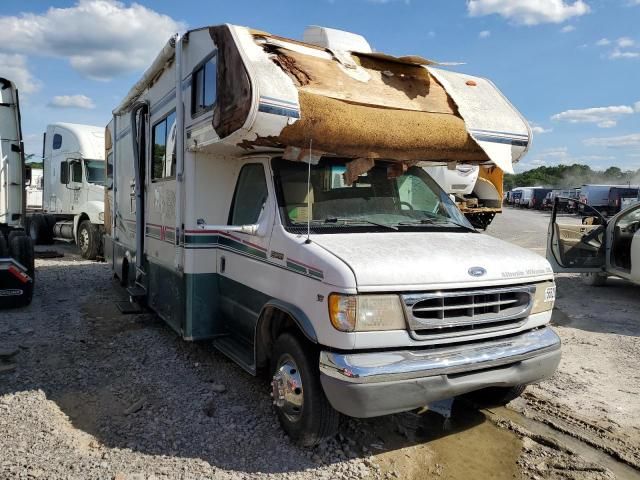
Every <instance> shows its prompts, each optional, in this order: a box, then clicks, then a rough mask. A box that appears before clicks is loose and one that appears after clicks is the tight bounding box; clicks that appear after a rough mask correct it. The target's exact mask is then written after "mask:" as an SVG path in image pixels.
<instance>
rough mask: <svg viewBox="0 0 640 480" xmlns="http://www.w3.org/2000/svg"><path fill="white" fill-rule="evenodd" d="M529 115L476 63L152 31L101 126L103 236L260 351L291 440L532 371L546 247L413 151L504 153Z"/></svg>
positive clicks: (230, 30)
mask: <svg viewBox="0 0 640 480" xmlns="http://www.w3.org/2000/svg"><path fill="white" fill-rule="evenodd" d="M529 137H530V133H529V127H528V125H527V123H526V122H525V121H524V120H523V119H522V117H521V116H520V114H519V113H518V112H517V111H516V110H515V109H514V108H513V106H512V105H511V104H510V103H509V102H508V101H507V100H506V99H505V98H504V97H503V96H502V95H501V94H500V92H499V91H498V90H497V89H496V88H495V86H493V84H491V83H490V82H488V81H487V80H484V79H482V78H478V77H472V76H469V75H463V74H459V73H454V72H451V71H447V70H443V69H441V68H437V67H436V66H435V64H434V62H431V61H429V60H427V59H424V58H421V57H417V56H407V57H393V56H390V55H385V54H381V53H374V52H373V51H372V49H371V48H370V47H369V45H368V43H367V41H366V40H365V39H364V38H363V37H361V36H358V35H355V34H351V33H348V32H341V31H336V30H332V29H326V28H320V27H311V28H309V29H307V30H306V31H305V35H304V41H297V40H291V39H286V38H282V37H278V36H275V35H271V34H268V33H265V32H262V31H256V30H251V29H249V28H245V27H239V26H233V25H221V26H212V27H206V28H200V29H196V30H191V31H189V32H187V33H186V34H184V35H183V36H175V37H174V38H172V39H170V41H169V42H168V43H167V45H166V46H165V47H164V49H163V50H162V51H161V52H160V53H159V55H158V56H157V58H156V59H155V61H154V62H153V63H152V65H151V66H150V67H149V69H148V70H147V71H146V72H145V74H144V75H143V77H142V78H141V79H140V80H139V81H138V82H137V83H136V84H135V85H134V86H133V87H132V88H131V90H130V92H129V93H128V95H127V96H126V97H125V98H124V99H123V100H122V102H121V103H120V105H118V106H117V107H116V109H115V110H114V111H113V119H112V121H111V122H110V123H109V125H108V126H107V131H106V138H105V143H106V149H107V151H106V158H107V176H108V179H107V182H106V185H107V190H106V198H105V201H106V207H105V208H106V210H107V211H108V212H105V218H107V221H106V222H107V223H109V225H108V226H106V228H107V233H108V234H107V235H106V236H105V256H106V258H107V261H108V262H109V263H110V264H111V266H112V268H113V271H114V273H115V275H116V276H117V277H118V278H119V279H120V281H121V282H122V284H123V285H125V286H126V287H127V289H128V292H129V295H130V296H131V298H132V299H133V300H134V301H136V302H137V303H139V304H143V305H146V306H147V307H148V308H150V309H151V310H153V311H155V312H156V313H157V314H158V315H159V316H160V317H162V318H163V319H164V320H165V321H166V323H167V324H169V325H170V326H171V327H172V328H173V329H174V330H175V331H176V332H177V333H178V334H179V335H180V336H182V337H183V338H184V339H186V340H203V339H210V341H212V342H213V344H214V345H215V346H216V348H218V349H219V350H220V351H222V352H224V353H225V354H226V355H228V356H229V357H230V358H232V359H233V360H234V361H236V362H237V363H238V364H239V365H240V366H241V367H243V368H244V369H245V370H246V371H248V372H250V373H252V374H256V373H258V372H260V371H263V372H264V371H266V372H267V373H268V376H269V378H270V381H271V387H272V395H273V402H274V404H275V408H276V411H277V415H278V417H279V419H280V422H281V424H282V425H283V428H284V429H285V430H286V432H287V433H288V434H289V435H290V437H291V438H292V439H294V440H295V441H296V442H298V443H299V444H302V445H313V444H315V443H317V442H319V441H320V440H321V439H323V438H325V437H327V436H330V435H332V434H333V433H334V432H335V431H336V429H337V426H338V420H339V415H340V414H346V415H350V416H355V417H372V416H378V415H385V414H390V413H394V412H401V411H406V410H410V409H413V408H417V407H420V406H424V405H426V404H427V403H429V402H431V401H434V400H438V399H443V398H449V397H453V396H457V395H462V394H467V393H470V392H475V394H476V395H478V396H480V397H482V398H484V399H485V400H487V401H493V402H507V401H508V400H509V399H511V398H514V397H515V396H517V395H519V394H520V393H521V392H522V391H523V389H524V386H525V385H527V384H529V383H533V382H536V381H538V380H540V379H543V378H545V377H548V376H549V375H551V374H552V373H553V372H554V371H555V369H556V367H557V365H558V362H559V360H560V340H559V338H558V336H557V335H556V334H555V333H554V332H553V330H552V329H551V328H550V327H549V321H550V319H551V310H552V307H553V302H554V297H555V285H554V281H553V272H552V271H551V268H550V266H549V264H548V263H547V261H546V260H545V259H544V258H542V257H540V256H538V255H536V254H533V253H531V252H529V251H527V250H524V249H522V248H518V247H515V246H513V245H510V244H508V243H505V242H503V241H500V240H498V239H495V238H492V237H488V236H485V235H482V234H480V233H478V232H476V231H475V230H474V229H473V228H472V226H471V225H470V224H469V222H468V221H467V220H466V219H465V217H464V215H463V214H462V213H461V212H460V210H459V209H458V208H457V207H456V205H455V203H454V202H453V201H452V200H451V199H450V198H449V196H448V195H447V194H446V193H445V192H444V191H443V190H442V189H441V188H440V187H439V186H438V184H437V183H436V182H435V181H434V180H433V179H432V178H431V177H430V176H429V175H428V174H427V173H426V172H425V170H424V169H423V168H422V167H424V166H428V165H429V162H435V163H436V164H449V163H450V164H455V163H472V164H478V165H494V166H496V167H498V168H500V169H502V170H504V171H511V168H512V167H511V165H512V163H513V162H514V161H516V160H517V159H518V158H520V157H521V156H522V155H523V154H524V153H525V151H526V149H527V145H528V142H529Z"/></svg>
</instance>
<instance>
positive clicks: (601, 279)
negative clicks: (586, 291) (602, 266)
mask: <svg viewBox="0 0 640 480" xmlns="http://www.w3.org/2000/svg"><path fill="white" fill-rule="evenodd" d="M580 279H581V280H582V283H584V284H585V285H589V286H592V287H602V286H603V285H605V284H606V283H607V275H606V274H602V273H581V274H580Z"/></svg>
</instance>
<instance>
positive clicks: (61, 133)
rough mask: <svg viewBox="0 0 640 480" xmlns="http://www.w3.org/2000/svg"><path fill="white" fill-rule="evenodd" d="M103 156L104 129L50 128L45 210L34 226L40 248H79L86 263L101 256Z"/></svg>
mask: <svg viewBox="0 0 640 480" xmlns="http://www.w3.org/2000/svg"><path fill="white" fill-rule="evenodd" d="M104 152H105V148H104V128H101V127H94V126H91V125H77V124H73V123H54V124H51V125H48V126H47V131H46V133H45V134H44V139H43V162H44V179H43V199H42V210H41V211H40V212H37V213H34V214H33V215H31V216H30V222H29V234H30V236H31V238H32V239H33V241H34V242H35V243H36V244H49V243H51V242H52V241H53V240H60V241H67V242H76V244H77V245H78V248H79V249H80V253H81V254H82V256H83V257H84V258H87V259H95V258H96V257H97V256H99V255H101V254H102V234H103V232H104V181H105V162H104Z"/></svg>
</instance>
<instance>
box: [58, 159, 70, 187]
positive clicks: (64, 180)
mask: <svg viewBox="0 0 640 480" xmlns="http://www.w3.org/2000/svg"><path fill="white" fill-rule="evenodd" d="M60 183H61V184H63V185H67V184H68V183H69V162H67V161H66V160H65V161H64V162H60Z"/></svg>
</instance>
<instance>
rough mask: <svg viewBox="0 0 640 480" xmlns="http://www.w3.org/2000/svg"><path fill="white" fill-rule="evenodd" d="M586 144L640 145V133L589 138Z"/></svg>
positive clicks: (606, 145)
mask: <svg viewBox="0 0 640 480" xmlns="http://www.w3.org/2000/svg"><path fill="white" fill-rule="evenodd" d="M584 144H585V145H587V146H589V147H606V148H624V147H640V133H632V134H630V135H621V136H618V137H600V138H587V139H586V140H585V141H584Z"/></svg>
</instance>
